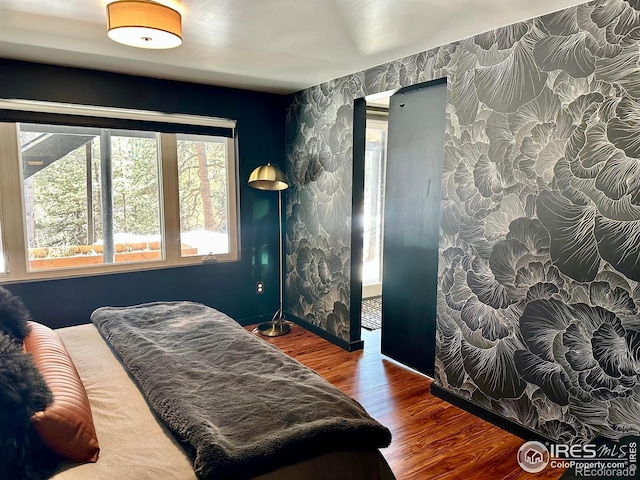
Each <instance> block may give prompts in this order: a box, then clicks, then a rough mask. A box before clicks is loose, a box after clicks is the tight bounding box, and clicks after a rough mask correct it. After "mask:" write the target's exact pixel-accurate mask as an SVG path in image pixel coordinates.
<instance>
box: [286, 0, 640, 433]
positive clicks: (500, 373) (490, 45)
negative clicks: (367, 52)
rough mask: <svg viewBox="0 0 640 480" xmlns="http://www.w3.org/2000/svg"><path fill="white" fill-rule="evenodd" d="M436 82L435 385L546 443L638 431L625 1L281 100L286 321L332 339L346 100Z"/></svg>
mask: <svg viewBox="0 0 640 480" xmlns="http://www.w3.org/2000/svg"><path fill="white" fill-rule="evenodd" d="M442 77H447V81H448V87H447V88H448V102H447V119H446V128H447V130H446V138H445V160H444V174H443V178H442V192H443V193H442V195H443V197H442V205H441V224H440V249H439V251H440V259H439V279H438V283H439V287H438V305H437V334H436V336H437V338H436V341H437V358H436V379H435V382H436V384H437V385H438V386H440V387H442V388H444V389H446V390H448V391H451V392H453V393H455V394H457V395H460V396H462V397H464V398H467V399H468V400H470V401H473V402H474V403H476V404H479V405H481V406H483V407H485V408H487V409H489V410H491V411H493V412H495V413H498V414H500V415H502V416H504V417H506V418H508V419H510V420H512V421H515V422H518V423H520V424H522V425H525V426H527V427H529V428H532V429H534V430H536V431H538V432H539V433H541V434H543V435H545V436H547V437H551V438H554V439H558V440H563V441H567V442H578V441H584V440H586V439H591V438H593V437H595V436H598V435H600V436H604V437H607V438H612V439H617V438H620V437H622V436H625V435H629V434H636V435H637V434H640V312H639V308H640V283H639V282H640V160H639V159H640V0H600V1H595V2H590V3H586V4H583V5H580V6H577V7H573V8H570V9H567V10H564V11H561V12H558V13H554V14H550V15H547V16H544V17H541V18H536V19H533V20H529V21H525V22H522V23H519V24H515V25H512V26H508V27H505V28H501V29H498V30H494V31H491V32H487V33H484V34H481V35H477V36H476V37H473V38H469V39H466V40H463V41H460V42H456V43H453V44H449V45H445V46H442V47H439V48H436V49H433V50H429V51H427V52H424V53H420V54H417V55H412V56H409V57H405V58H402V59H399V60H396V61H394V62H391V63H387V64H384V65H381V66H379V67H375V68H372V69H369V70H367V71H364V72H360V73H357V74H354V75H350V76H347V77H343V78H340V79H337V80H334V81H331V82H328V83H325V84H322V85H319V86H316V87H313V88H310V89H307V90H304V91H302V92H299V93H298V94H296V96H295V98H294V99H293V101H292V103H291V105H290V109H289V114H288V137H287V138H288V173H289V176H290V180H291V181H292V182H293V188H292V189H291V190H290V191H289V195H288V202H287V279H286V292H287V307H288V311H290V312H292V313H293V314H295V315H296V316H299V317H301V318H304V319H306V320H308V321H309V322H311V323H313V324H314V325H317V326H319V327H320V328H323V329H325V330H326V331H327V332H329V333H331V334H333V335H335V336H337V337H339V338H342V339H345V340H348V337H349V281H350V269H349V266H350V249H351V245H350V238H351V231H350V230H351V180H352V168H353V159H352V146H353V145H352V143H353V141H352V139H353V128H352V122H353V100H354V99H355V98H359V97H363V96H364V95H369V94H373V93H377V92H383V91H388V90H391V89H396V88H399V87H403V86H408V85H412V84H416V83H420V82H424V81H428V80H432V79H437V78H442Z"/></svg>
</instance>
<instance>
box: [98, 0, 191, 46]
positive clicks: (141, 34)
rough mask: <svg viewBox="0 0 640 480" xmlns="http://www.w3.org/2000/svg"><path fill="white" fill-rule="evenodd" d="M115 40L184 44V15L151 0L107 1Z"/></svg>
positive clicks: (169, 44) (110, 24)
mask: <svg viewBox="0 0 640 480" xmlns="http://www.w3.org/2000/svg"><path fill="white" fill-rule="evenodd" d="M107 22H108V24H107V26H108V33H107V34H108V35H109V38H110V39H111V40H114V41H116V42H118V43H122V44H124V45H129V46H131V47H138V48H154V49H161V48H175V47H177V46H179V45H180V44H182V16H181V15H180V13H179V12H178V11H176V10H174V9H173V8H171V7H168V6H166V5H162V4H160V3H156V2H152V1H149V0H119V1H116V2H113V3H109V4H108V5H107Z"/></svg>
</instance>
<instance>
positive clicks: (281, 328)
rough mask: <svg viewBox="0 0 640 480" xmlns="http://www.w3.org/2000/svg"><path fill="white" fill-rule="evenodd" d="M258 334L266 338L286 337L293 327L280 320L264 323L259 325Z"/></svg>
mask: <svg viewBox="0 0 640 480" xmlns="http://www.w3.org/2000/svg"><path fill="white" fill-rule="evenodd" d="M257 330H258V333H259V334H260V335H264V336H265V337H279V336H280V335H286V334H287V333H289V332H290V331H291V326H290V325H289V324H288V323H285V322H283V321H280V320H272V321H270V322H264V323H261V324H260V325H258V327H257Z"/></svg>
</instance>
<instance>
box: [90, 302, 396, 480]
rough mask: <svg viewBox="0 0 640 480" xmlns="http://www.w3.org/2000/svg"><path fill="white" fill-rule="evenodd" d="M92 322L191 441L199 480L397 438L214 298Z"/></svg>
mask: <svg viewBox="0 0 640 480" xmlns="http://www.w3.org/2000/svg"><path fill="white" fill-rule="evenodd" d="M91 320H92V322H93V323H95V325H96V326H97V328H98V330H99V331H100V333H101V334H102V336H103V337H104V338H105V339H106V340H107V342H109V343H110V344H111V346H112V348H113V349H114V350H115V352H116V353H117V354H118V355H119V356H120V358H121V360H122V362H123V364H124V365H125V367H126V368H127V369H128V371H129V373H130V374H131V375H132V376H133V378H134V379H135V380H136V381H137V383H138V386H139V387H140V390H141V391H142V393H143V394H144V395H145V397H146V398H147V401H148V402H149V405H150V406H151V408H152V409H153V410H154V411H155V413H156V414H157V415H158V417H160V419H162V421H164V422H165V423H166V425H167V426H168V427H169V428H170V429H171V430H172V431H173V432H174V433H175V434H177V436H178V437H179V438H180V439H181V440H182V441H183V442H184V443H185V444H186V446H187V450H190V453H191V455H192V456H193V458H194V470H195V472H196V474H197V475H198V477H199V478H203V479H213V478H215V479H222V478H224V479H226V478H250V477H252V476H256V475H259V474H262V473H266V472H268V471H271V470H274V469H276V468H278V467H281V466H284V465H286V464H291V463H295V462H298V461H301V460H305V459H308V458H310V457H313V456H316V455H320V454H323V453H327V452H331V451H338V450H372V449H376V448H379V447H385V446H387V445H389V443H390V441H391V433H390V432H389V430H388V429H387V428H386V427H384V426H382V425H381V424H379V423H378V422H376V421H375V420H373V419H372V418H371V417H370V416H369V415H368V414H367V413H366V412H365V410H364V409H363V408H362V406H361V405H360V404H359V403H357V402H356V401H355V400H353V399H352V398H350V397H348V396H347V395H345V394H344V393H342V392H341V391H340V390H338V389H337V388H336V387H334V386H333V385H331V384H330V383H329V382H327V381H326V380H324V379H323V378H322V377H320V375H318V374H317V373H316V372H314V371H313V370H311V369H309V368H307V367H305V366H304V365H302V364H301V363H299V362H297V361H296V360H294V359H292V358H290V357H288V356H287V355H285V354H284V353H282V352H281V351H280V350H278V349H277V348H275V347H273V346H272V345H270V344H269V343H267V342H266V341H264V340H262V339H261V338H257V337H255V336H254V335H253V334H251V333H249V332H247V331H246V330H245V329H244V328H242V327H241V326H240V325H239V324H238V323H236V322H235V321H234V320H232V319H231V318H229V317H228V316H226V315H225V314H223V313H221V312H218V311H217V310H214V309H212V308H209V307H207V306H205V305H201V304H197V303H191V302H168V303H149V304H144V305H137V306H133V307H103V308H99V309H97V310H96V311H95V312H93V314H92V315H91ZM140 441H141V442H144V439H143V438H141V439H140Z"/></svg>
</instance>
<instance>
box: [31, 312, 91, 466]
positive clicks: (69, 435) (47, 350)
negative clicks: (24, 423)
mask: <svg viewBox="0 0 640 480" xmlns="http://www.w3.org/2000/svg"><path fill="white" fill-rule="evenodd" d="M29 325H30V327H31V331H30V333H29V335H28V336H27V338H25V340H24V349H25V351H26V352H27V353H30V354H31V356H32V357H33V361H34V363H35V364H36V367H38V370H39V371H40V374H41V375H42V377H43V378H44V380H45V382H46V383H47V386H48V387H49V389H50V390H51V392H52V393H53V403H52V404H51V405H49V406H48V407H47V408H46V409H45V410H43V411H41V412H36V413H35V414H34V415H33V417H31V422H32V424H33V426H34V428H35V430H36V432H37V433H38V435H39V436H40V438H41V440H42V442H43V443H44V444H45V445H46V446H47V447H49V448H50V449H51V450H53V451H54V452H56V453H57V454H58V455H61V456H63V457H65V458H67V459H69V460H72V461H74V462H95V461H96V460H98V453H99V452H100V447H99V445H98V438H97V436H96V429H95V427H94V425H93V416H92V415H91V406H90V405H89V398H88V397H87V392H86V390H85V389H84V385H83V384H82V380H80V376H79V375H78V371H77V370H76V367H75V365H74V364H73V361H72V360H71V357H70V356H69V353H68V352H67V349H66V347H65V346H64V343H62V340H61V339H60V337H59V336H58V334H57V333H56V332H54V331H53V330H51V329H50V328H49V327H47V326H45V325H41V324H39V323H36V322H29Z"/></svg>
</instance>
